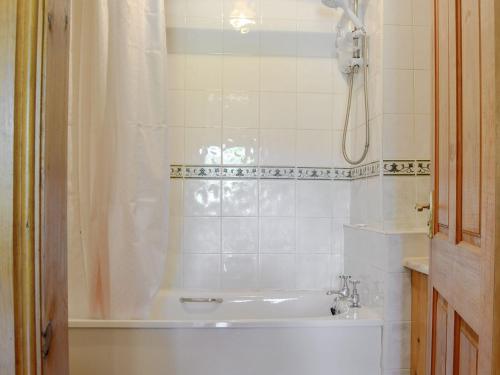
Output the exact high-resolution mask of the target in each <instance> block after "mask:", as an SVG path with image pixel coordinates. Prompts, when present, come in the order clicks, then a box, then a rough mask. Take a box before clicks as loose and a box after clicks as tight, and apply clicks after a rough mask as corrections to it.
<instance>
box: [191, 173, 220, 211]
mask: <svg viewBox="0 0 500 375" xmlns="http://www.w3.org/2000/svg"><path fill="white" fill-rule="evenodd" d="M220 212H221V182H220V181H215V180H186V181H185V182H184V214H185V215H186V216H218V215H220Z"/></svg>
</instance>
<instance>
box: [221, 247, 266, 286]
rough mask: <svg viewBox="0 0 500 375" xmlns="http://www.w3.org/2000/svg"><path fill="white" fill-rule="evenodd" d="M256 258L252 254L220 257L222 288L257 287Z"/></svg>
mask: <svg viewBox="0 0 500 375" xmlns="http://www.w3.org/2000/svg"><path fill="white" fill-rule="evenodd" d="M258 269H259V264H258V257H257V255H252V254H225V255H223V256H222V270H221V271H222V272H221V279H222V288H224V289H255V288H257V285H258Z"/></svg>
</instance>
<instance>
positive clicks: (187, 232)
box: [184, 217, 221, 253]
mask: <svg viewBox="0 0 500 375" xmlns="http://www.w3.org/2000/svg"><path fill="white" fill-rule="evenodd" d="M220 249H221V223H220V218H218V217H186V218H185V219H184V251H185V252H190V253H219V252H220Z"/></svg>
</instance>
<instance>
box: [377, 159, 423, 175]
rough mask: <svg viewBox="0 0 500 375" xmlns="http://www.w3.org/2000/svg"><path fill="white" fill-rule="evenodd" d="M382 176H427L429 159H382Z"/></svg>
mask: <svg viewBox="0 0 500 375" xmlns="http://www.w3.org/2000/svg"><path fill="white" fill-rule="evenodd" d="M383 170H384V176H417V175H418V176H429V175H430V174H431V161H430V160H384V162H383Z"/></svg>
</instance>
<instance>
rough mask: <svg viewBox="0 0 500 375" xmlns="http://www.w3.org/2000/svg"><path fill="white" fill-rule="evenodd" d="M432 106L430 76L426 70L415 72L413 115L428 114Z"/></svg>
mask: <svg viewBox="0 0 500 375" xmlns="http://www.w3.org/2000/svg"><path fill="white" fill-rule="evenodd" d="M431 105H432V84H431V74H430V71H428V70H415V113H418V114H430V113H431Z"/></svg>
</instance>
